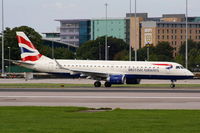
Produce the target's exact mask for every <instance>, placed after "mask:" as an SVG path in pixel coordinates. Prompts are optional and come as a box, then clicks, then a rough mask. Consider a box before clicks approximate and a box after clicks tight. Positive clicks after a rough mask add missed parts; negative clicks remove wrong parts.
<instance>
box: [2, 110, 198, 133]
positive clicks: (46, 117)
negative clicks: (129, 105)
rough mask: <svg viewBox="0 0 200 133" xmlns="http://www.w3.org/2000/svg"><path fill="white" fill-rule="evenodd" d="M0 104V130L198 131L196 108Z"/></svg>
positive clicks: (4, 132)
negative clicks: (96, 108)
mask: <svg viewBox="0 0 200 133" xmlns="http://www.w3.org/2000/svg"><path fill="white" fill-rule="evenodd" d="M86 109H87V108H78V107H77V108H76V107H0V132H1V133H199V132H200V111H199V110H121V109H116V110H113V111H106V112H93V113H91V112H90V113H89V112H79V111H80V110H86Z"/></svg>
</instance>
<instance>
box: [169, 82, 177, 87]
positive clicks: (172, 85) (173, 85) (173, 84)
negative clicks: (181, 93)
mask: <svg viewBox="0 0 200 133" xmlns="http://www.w3.org/2000/svg"><path fill="white" fill-rule="evenodd" d="M174 82H176V80H171V85H170V87H171V88H175V87H176V85H175V83H174Z"/></svg>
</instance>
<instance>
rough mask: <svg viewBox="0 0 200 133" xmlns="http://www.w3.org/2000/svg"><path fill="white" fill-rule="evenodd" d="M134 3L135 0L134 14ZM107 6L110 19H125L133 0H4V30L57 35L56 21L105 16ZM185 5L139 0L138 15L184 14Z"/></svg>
mask: <svg viewBox="0 0 200 133" xmlns="http://www.w3.org/2000/svg"><path fill="white" fill-rule="evenodd" d="M0 1H1V2H2V0H0ZM134 2H135V1H134V0H132V11H134V10H135V9H134V6H135V5H134ZM105 3H108V17H111V18H112V17H115V18H116V17H117V18H118V17H119V18H122V17H125V16H126V13H127V12H128V13H129V12H130V0H4V16H5V17H4V19H5V21H4V22H5V27H10V28H14V27H18V26H22V25H26V26H30V27H32V28H34V29H35V30H36V31H37V32H39V33H43V32H55V31H56V29H57V28H58V27H59V25H60V23H59V22H58V21H55V19H92V18H103V17H105ZM185 3H186V0H137V12H140V13H141V12H146V13H148V16H149V17H161V16H162V14H174V13H175V14H184V13H185V9H186V6H185V5H186V4H185ZM0 5H1V7H0V9H1V11H0V13H1V14H2V4H0ZM199 5H200V0H188V9H189V11H188V14H189V16H200V8H199ZM1 20H2V17H1V19H0V21H1ZM0 24H1V25H2V22H0ZM0 30H1V31H2V27H1V26H0Z"/></svg>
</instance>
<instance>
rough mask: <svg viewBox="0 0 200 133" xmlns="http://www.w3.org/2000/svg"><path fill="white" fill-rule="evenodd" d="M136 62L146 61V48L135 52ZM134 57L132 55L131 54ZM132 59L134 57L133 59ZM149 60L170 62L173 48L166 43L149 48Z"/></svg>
mask: <svg viewBox="0 0 200 133" xmlns="http://www.w3.org/2000/svg"><path fill="white" fill-rule="evenodd" d="M137 53H138V60H139V61H144V60H147V47H146V46H145V47H143V48H141V49H139V50H138V51H137ZM133 56H134V54H133ZM133 58H134V57H133ZM149 60H150V61H172V60H173V48H172V47H171V46H170V45H169V43H168V42H159V43H158V45H157V46H155V47H154V46H150V47H149Z"/></svg>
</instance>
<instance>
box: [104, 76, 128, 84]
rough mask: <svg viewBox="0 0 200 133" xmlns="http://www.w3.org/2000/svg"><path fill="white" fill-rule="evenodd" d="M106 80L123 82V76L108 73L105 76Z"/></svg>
mask: <svg viewBox="0 0 200 133" xmlns="http://www.w3.org/2000/svg"><path fill="white" fill-rule="evenodd" d="M107 82H109V83H111V84H124V82H125V76H124V75H110V76H109V77H108V78H107Z"/></svg>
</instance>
